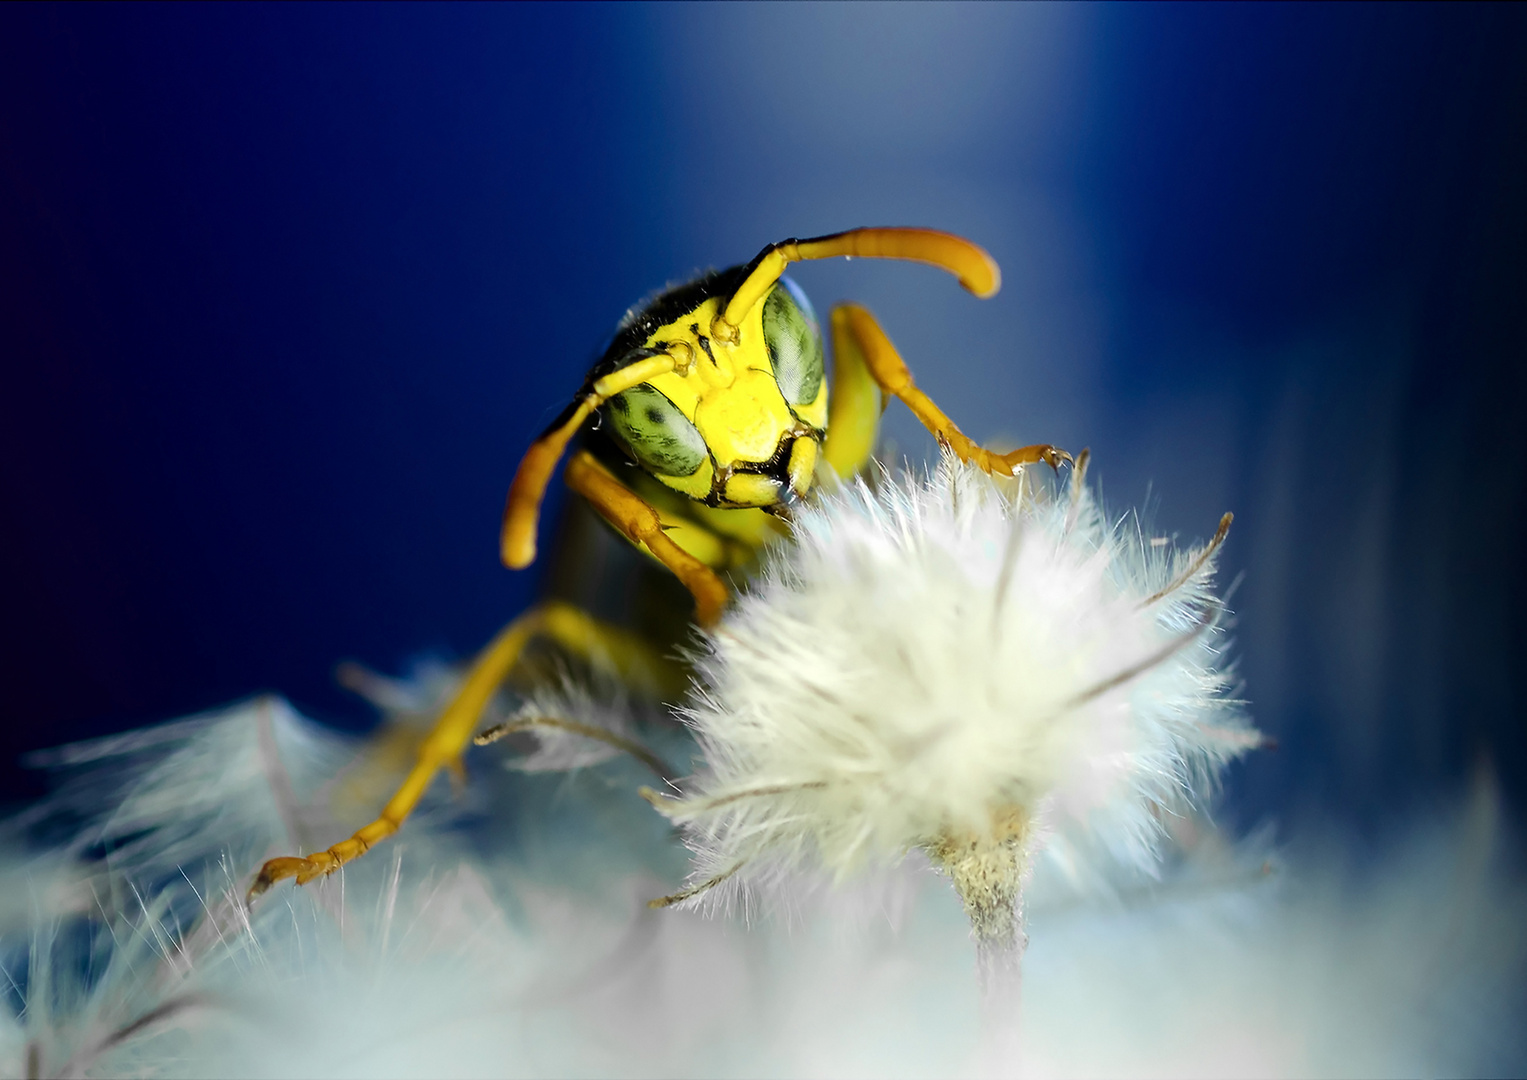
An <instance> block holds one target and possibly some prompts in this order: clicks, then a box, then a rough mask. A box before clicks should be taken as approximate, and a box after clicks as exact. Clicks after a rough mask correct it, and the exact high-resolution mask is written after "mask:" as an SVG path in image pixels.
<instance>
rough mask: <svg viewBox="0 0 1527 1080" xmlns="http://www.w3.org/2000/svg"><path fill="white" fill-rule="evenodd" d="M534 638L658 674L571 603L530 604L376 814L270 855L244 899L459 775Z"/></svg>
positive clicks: (298, 874) (378, 837)
mask: <svg viewBox="0 0 1527 1080" xmlns="http://www.w3.org/2000/svg"><path fill="white" fill-rule="evenodd" d="M538 635H539V636H545V637H549V638H551V639H552V640H554V641H556V642H557V643H558V644H559V645H561V646H562V647H563V648H564V649H566V650H567V651H568V652H570V653H573V654H575V655H580V656H585V657H588V656H597V657H598V658H600V659H601V660H604V661H607V662H608V663H609V664H610V665H611V666H612V667H613V668H614V669H615V670H616V672H617V673H619V674H621V675H622V676H625V677H632V676H640V675H643V674H645V675H646V676H647V677H649V678H651V677H653V675H654V673H655V672H658V671H659V667H658V661H659V660H660V658H655V657H653V656H652V655H651V652H652V650H651V649H649V648H647V647H646V646H645V644H644V643H643V642H642V641H641V640H640V639H638V638H636V637H635V636H634V635H631V634H627V633H624V632H623V631H620V630H617V629H615V628H614V627H610V626H606V625H605V624H603V623H601V622H599V621H598V620H597V619H595V618H594V617H593V616H591V615H589V614H588V613H587V612H584V611H581V610H579V609H578V608H576V607H573V606H572V605H571V604H565V603H561V602H560V601H551V602H549V603H545V604H541V605H538V606H537V607H534V608H532V609H530V610H529V611H527V612H525V614H523V615H521V616H520V617H519V618H517V619H515V620H514V621H513V622H511V623H510V624H509V625H508V626H506V627H504V629H503V630H501V631H500V632H499V634H498V636H497V637H495V638H494V639H493V640H492V641H490V642H489V643H488V645H487V646H486V647H485V648H484V649H483V650H482V652H480V653H478V655H477V659H475V660H474V661H473V662H472V667H471V669H470V670H469V671H468V672H467V677H466V679H465V681H464V682H463V683H462V685H461V688H460V689H459V690H458V691H457V692H456V696H455V698H453V699H452V701H451V703H450V704H449V705H447V706H446V708H445V711H444V712H442V713H441V714H440V719H438V720H437V721H435V726H434V728H432V729H431V730H430V733H429V735H428V736H426V737H425V740H424V742H423V743H422V744H421V745H420V746H419V749H418V753H417V758H416V760H415V762H414V766H413V768H412V769H410V770H409V773H408V775H407V776H406V777H405V778H404V780H403V783H402V784H401V785H400V786H399V788H398V790H397V792H396V794H394V795H393V797H392V798H391V799H390V800H389V801H388V803H387V805H386V806H385V807H383V809H382V813H381V815H380V816H378V817H377V819H376V820H375V821H373V822H371V823H370V824H369V825H366V826H365V827H363V828H361V829H359V830H357V831H356V832H355V834H354V835H352V836H351V837H350V838H349V839H348V840H343V841H341V842H339V843H338V844H335V845H334V846H333V847H331V848H329V849H328V850H327V851H318V852H314V853H313V854H311V855H308V856H305V857H304V856H296V857H292V856H286V857H282V858H276V859H271V860H270V861H268V862H267V863H266V864H265V865H264V866H263V867H261V868H260V873H259V875H258V876H256V878H255V880H254V884H253V885H251V886H250V887H249V895H248V899H249V900H251V901H252V900H253V899H254V898H255V897H257V896H259V895H260V894H261V893H263V892H264V891H265V890H266V889H269V888H270V887H271V886H272V885H274V884H275V883H276V882H278V881H284V880H285V879H286V878H291V877H294V878H296V879H297V884H298V885H305V884H307V883H308V882H309V881H312V880H313V879H314V878H315V877H320V876H322V875H324V874H328V873H331V872H332V871H334V870H337V869H338V868H339V867H341V866H343V865H344V864H345V863H347V862H350V861H352V860H354V859H357V858H359V857H360V856H362V855H364V854H365V853H366V852H367V851H369V850H370V849H371V848H372V847H373V846H375V845H376V844H377V843H378V842H380V841H382V840H385V839H386V838H387V837H389V836H391V835H392V834H393V833H395V832H397V831H398V827H399V826H401V825H402V824H403V821H404V819H406V818H407V817H408V815H409V814H411V813H412V812H413V810H414V808H415V807H416V806H418V805H419V800H420V799H421V798H423V797H424V793H425V791H427V790H428V789H429V785H430V783H431V781H433V780H434V778H435V774H436V773H438V772H439V771H440V770H441V769H447V770H449V771H450V772H451V773H452V774H454V775H455V776H457V777H458V778H460V777H463V776H464V775H465V774H464V771H463V769H462V764H461V753H462V750H463V749H465V747H466V745H467V743H468V741H469V740H470V739H471V737H472V732H473V730H474V729H475V728H476V727H477V723H478V719H479V718H480V717H481V716H482V711H483V709H484V708H485V707H486V706H487V704H488V700H489V699H490V698H491V697H492V696H493V694H494V693H495V692H496V691H497V690H498V687H499V684H501V683H502V682H503V681H504V679H505V677H506V676H508V674H509V673H510V671H511V670H513V668H514V665H515V663H516V662H517V661H518V660H519V658H520V656H521V654H522V653H524V651H525V647H526V646H527V645H528V644H530V642H531V640H532V639H533V638H535V637H537V636H538Z"/></svg>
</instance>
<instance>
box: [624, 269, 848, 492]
mask: <svg viewBox="0 0 1527 1080" xmlns="http://www.w3.org/2000/svg"><path fill="white" fill-rule="evenodd" d="M735 274H736V272H735V271H730V272H728V273H725V274H718V275H712V276H711V277H710V278H705V279H702V280H701V281H699V282H696V283H694V284H692V285H688V286H683V287H681V288H679V289H675V290H673V291H671V292H669V293H666V294H664V295H663V296H660V297H658V298H657V300H655V301H653V303H652V304H650V305H649V306H648V307H647V308H646V309H644V310H643V311H642V312H640V313H639V314H637V315H636V316H635V317H634V318H632V319H630V320H628V321H627V323H626V325H625V326H623V328H622V330H621V332H620V333H619V334H618V335H617V337H616V341H615V343H614V345H612V346H611V350H610V353H609V354H607V360H608V361H613V362H615V363H619V364H624V363H629V362H630V360H631V359H633V358H635V357H637V356H641V355H652V354H654V353H668V354H669V355H671V356H674V357H675V358H677V359H678V361H679V364H678V366H677V367H676V368H675V370H674V371H673V372H671V373H668V374H664V375H660V376H658V377H656V378H654V379H652V380H651V381H650V382H646V383H642V384H641V385H639V386H636V387H633V388H632V389H630V390H627V391H625V392H623V393H620V394H617V395H615V396H614V397H612V398H610V400H609V401H608V402H606V403H605V406H604V408H603V410H602V414H601V415H602V416H603V418H604V419H605V421H606V426H607V430H608V431H609V432H610V433H611V434H612V435H613V436H614V438H615V440H616V441H617V442H618V443H620V444H621V445H622V446H623V448H624V449H625V450H626V452H627V453H628V454H630V456H631V458H632V459H633V460H634V461H635V462H636V463H637V464H639V465H640V466H641V467H642V468H643V469H645V470H646V471H647V472H649V473H651V474H652V475H653V476H654V477H656V478H657V479H658V480H660V481H661V482H662V483H664V484H666V485H667V486H668V487H670V488H673V489H674V490H675V491H679V492H682V493H683V494H685V495H688V496H689V497H690V498H692V499H696V500H698V501H701V502H704V503H706V504H708V505H710V506H720V507H748V506H757V507H764V508H766V509H767V508H775V507H779V506H781V505H787V504H788V503H790V502H792V501H794V499H795V498H797V497H798V496H800V495H803V494H805V492H806V491H807V490H808V489H809V488H810V486H811V480H812V474H813V471H814V469H815V467H816V458H817V451H818V449H819V447H820V444H821V440H822V436H823V434H824V432H825V429H826V427H827V380H826V377H825V372H824V367H823V360H822V338H821V331H820V328H819V325H818V323H817V319H816V314H815V312H813V311H812V309H811V303H810V301H808V300H807V299H806V296H805V294H804V293H802V292H801V291H800V289H799V288H798V287H797V286H796V285H795V283H794V282H792V281H790V280H789V279H787V278H781V279H780V281H779V282H778V283H777V284H776V285H775V286H774V288H773V290H772V291H771V292H770V293H769V294H768V295H767V296H766V297H765V298H764V300H763V302H762V303H758V304H755V305H754V306H753V309H752V310H751V311H749V312H748V315H747V317H746V319H745V320H744V321H743V322H742V323H741V324H740V325H739V327H738V330H739V333H738V338H737V341H736V342H735V343H733V344H730V345H727V344H723V343H722V342H719V341H716V340H713V339H712V338H710V337H708V336H707V335H706V333H705V330H706V329H707V328H708V327H709V326H710V325H711V320H712V319H713V318H714V317H715V316H716V314H717V312H718V311H719V310H720V306H721V305H722V304H723V303H725V300H726V297H727V296H728V295H729V293H730V287H731V286H732V285H733V284H734V282H732V281H731V280H730V279H731V278H733V277H734V276H735ZM601 366H603V364H601ZM596 370H598V369H597V368H596Z"/></svg>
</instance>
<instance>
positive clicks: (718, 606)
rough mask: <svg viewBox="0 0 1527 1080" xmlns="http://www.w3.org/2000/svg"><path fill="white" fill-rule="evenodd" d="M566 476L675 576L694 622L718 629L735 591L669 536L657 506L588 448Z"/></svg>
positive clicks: (571, 483)
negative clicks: (687, 595) (688, 599)
mask: <svg viewBox="0 0 1527 1080" xmlns="http://www.w3.org/2000/svg"><path fill="white" fill-rule="evenodd" d="M564 478H565V479H566V481H567V486H568V487H570V488H572V489H573V490H574V491H576V492H577V493H578V494H579V495H582V496H583V497H584V498H585V499H587V500H588V501H589V504H590V505H591V506H593V508H594V509H595V510H597V511H598V512H599V514H600V515H601V516H602V517H603V518H604V519H605V520H606V521H608V522H609V523H610V524H611V525H613V526H615V528H616V529H618V530H620V532H621V533H623V534H624V535H625V536H626V538H627V539H628V540H630V541H631V542H632V543H633V544H635V545H637V546H638V547H640V548H642V549H643V550H645V551H646V552H648V553H649V554H650V555H652V557H653V558H655V559H657V561H658V562H660V563H662V564H663V565H664V566H666V567H667V568H668V569H669V570H670V571H672V572H673V575H674V576H675V577H677V578H678V579H679V581H680V582H681V583H682V584H683V585H684V587H685V588H686V589H688V590H689V592H690V595H692V596H693V597H694V598H695V622H697V623H699V624H700V625H701V626H714V625H715V624H716V623H717V622H718V621H720V619H721V612H722V610H723V609H725V607H726V603H727V601H728V600H729V599H731V590H730V589H728V588H727V585H726V582H724V581H722V580H721V577H720V576H719V575H718V574H717V573H716V572H715V571H714V570H712V569H711V568H710V567H709V566H707V565H705V563H704V562H702V561H701V560H700V559H699V558H697V557H696V556H694V555H692V554H690V553H689V552H688V551H685V550H684V549H683V548H682V547H680V546H679V545H678V544H677V543H675V542H674V541H673V540H672V539H671V538H670V537H669V536H668V533H667V531H666V529H665V526H664V524H663V518H662V515H661V514H660V513H659V512H658V509H657V507H655V506H653V505H652V504H651V503H649V502H647V501H646V500H645V499H643V498H642V497H641V496H640V495H638V494H636V492H634V491H632V490H631V489H630V488H628V487H626V485H624V484H622V483H621V482H620V481H619V480H617V479H616V478H615V476H614V474H612V473H611V472H610V471H609V470H608V469H606V468H605V467H604V466H603V465H601V464H600V463H599V462H598V460H596V459H595V457H594V455H593V454H590V453H589V452H588V451H587V450H583V451H580V452H579V453H577V454H576V455H574V457H573V459H572V460H571V461H569V462H568V463H567V471H566V473H565V474H564Z"/></svg>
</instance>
